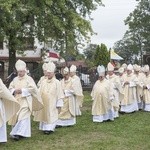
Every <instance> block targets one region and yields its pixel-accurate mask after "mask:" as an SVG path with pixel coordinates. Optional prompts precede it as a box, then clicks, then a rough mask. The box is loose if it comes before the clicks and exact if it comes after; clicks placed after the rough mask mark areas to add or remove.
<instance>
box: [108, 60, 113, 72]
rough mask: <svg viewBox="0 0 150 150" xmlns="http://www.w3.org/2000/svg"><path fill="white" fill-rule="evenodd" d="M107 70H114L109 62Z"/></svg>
mask: <svg viewBox="0 0 150 150" xmlns="http://www.w3.org/2000/svg"><path fill="white" fill-rule="evenodd" d="M107 71H114V66H113V65H112V64H111V63H110V62H109V63H108V65H107Z"/></svg>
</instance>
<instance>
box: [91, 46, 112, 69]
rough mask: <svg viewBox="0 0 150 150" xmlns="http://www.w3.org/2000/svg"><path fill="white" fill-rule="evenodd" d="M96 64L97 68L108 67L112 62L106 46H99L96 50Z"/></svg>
mask: <svg viewBox="0 0 150 150" xmlns="http://www.w3.org/2000/svg"><path fill="white" fill-rule="evenodd" d="M94 58H95V59H94V60H95V61H94V63H95V65H96V66H98V65H104V66H105V67H106V66H107V64H108V62H109V61H110V54H109V51H108V49H107V47H106V45H105V44H101V45H100V46H99V45H98V46H97V48H96V52H95V55H94Z"/></svg>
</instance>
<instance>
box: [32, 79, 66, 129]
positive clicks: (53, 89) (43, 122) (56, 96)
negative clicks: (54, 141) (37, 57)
mask: <svg viewBox="0 0 150 150" xmlns="http://www.w3.org/2000/svg"><path fill="white" fill-rule="evenodd" d="M39 91H40V94H41V97H42V100H43V104H44V108H43V109H41V110H40V111H38V112H36V113H35V115H34V120H35V121H40V125H39V129H40V130H42V131H54V130H55V127H56V124H57V121H58V107H62V106H63V98H64V94H63V90H62V87H61V83H60V81H59V80H57V79H56V78H55V77H53V78H52V79H45V80H43V81H42V82H41V85H40V88H39Z"/></svg>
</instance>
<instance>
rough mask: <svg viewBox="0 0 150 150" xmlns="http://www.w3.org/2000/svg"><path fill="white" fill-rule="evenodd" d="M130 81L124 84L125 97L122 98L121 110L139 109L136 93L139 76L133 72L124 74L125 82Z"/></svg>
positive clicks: (128, 111)
mask: <svg viewBox="0 0 150 150" xmlns="http://www.w3.org/2000/svg"><path fill="white" fill-rule="evenodd" d="M126 81H128V82H129V84H127V85H125V84H124V86H123V89H124V98H123V99H122V100H121V109H120V111H121V112H125V113H131V112H134V111H138V102H137V95H136V86H137V83H138V79H137V77H136V76H135V75H134V74H133V73H131V74H130V75H128V74H126V75H125V76H124V82H126Z"/></svg>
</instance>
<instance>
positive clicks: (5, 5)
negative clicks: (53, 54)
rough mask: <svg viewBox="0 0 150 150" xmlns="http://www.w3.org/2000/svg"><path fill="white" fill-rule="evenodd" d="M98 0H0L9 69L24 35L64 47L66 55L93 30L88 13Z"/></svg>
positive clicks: (0, 30)
mask: <svg viewBox="0 0 150 150" xmlns="http://www.w3.org/2000/svg"><path fill="white" fill-rule="evenodd" d="M97 5H101V0H92V1H91V0H82V1H81V0H74V1H72V0H41V1H37V0H7V1H6V0H0V20H1V23H0V35H1V36H2V37H3V38H4V40H6V41H7V44H8V48H9V72H11V71H12V68H13V66H14V64H15V61H16V50H24V40H23V39H24V37H31V38H37V39H38V40H39V42H46V41H47V40H49V39H51V40H53V41H54V42H55V47H56V48H57V47H64V49H63V50H64V53H65V55H66V56H68V54H69V52H70V51H71V50H72V49H73V50H76V48H77V46H78V45H79V44H80V43H81V41H82V40H83V39H86V38H88V35H89V33H93V31H92V28H91V24H90V21H88V20H87V16H89V18H90V14H91V12H92V11H94V10H95V9H96V7H97Z"/></svg>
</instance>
